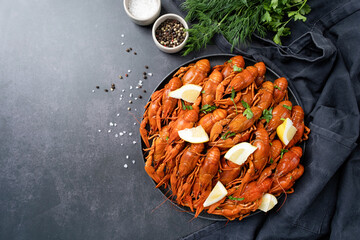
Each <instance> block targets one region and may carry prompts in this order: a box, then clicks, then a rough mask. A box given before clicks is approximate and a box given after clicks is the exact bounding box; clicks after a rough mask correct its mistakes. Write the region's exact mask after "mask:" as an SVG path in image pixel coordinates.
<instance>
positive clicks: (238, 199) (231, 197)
mask: <svg viewBox="0 0 360 240" xmlns="http://www.w3.org/2000/svg"><path fill="white" fill-rule="evenodd" d="M228 198H229V199H230V200H235V201H242V200H244V198H236V197H233V196H228Z"/></svg>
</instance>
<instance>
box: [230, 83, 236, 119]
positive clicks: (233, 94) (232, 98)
mask: <svg viewBox="0 0 360 240" xmlns="http://www.w3.org/2000/svg"><path fill="white" fill-rule="evenodd" d="M235 94H236V92H235V89H234V88H232V89H231V97H230V99H231V101H232V102H233V104H234V106H235V112H236V114H237V113H238V111H237V107H236V103H235V101H234V98H235Z"/></svg>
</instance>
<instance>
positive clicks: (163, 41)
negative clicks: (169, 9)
mask: <svg viewBox="0 0 360 240" xmlns="http://www.w3.org/2000/svg"><path fill="white" fill-rule="evenodd" d="M187 29H189V27H188V25H187V23H186V21H185V19H183V18H182V17H180V16H179V15H176V14H173V13H168V14H165V15H162V16H161V17H159V18H158V19H157V20H156V21H155V23H154V25H153V28H152V37H153V40H154V43H155V45H156V46H157V47H158V48H159V49H160V50H161V51H163V52H166V53H177V52H179V51H180V50H182V49H183V48H184V46H185V44H186V41H187V39H188V37H189V33H188V32H187Z"/></svg>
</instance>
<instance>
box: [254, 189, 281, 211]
mask: <svg viewBox="0 0 360 240" xmlns="http://www.w3.org/2000/svg"><path fill="white" fill-rule="evenodd" d="M277 203H278V201H277V199H276V197H275V196H274V195H272V194H270V193H265V194H264V196H263V197H262V199H261V204H260V206H259V207H258V209H260V210H261V211H263V212H267V211H269V210H271V209H272V208H273V207H274V206H275V205H276V204H277Z"/></svg>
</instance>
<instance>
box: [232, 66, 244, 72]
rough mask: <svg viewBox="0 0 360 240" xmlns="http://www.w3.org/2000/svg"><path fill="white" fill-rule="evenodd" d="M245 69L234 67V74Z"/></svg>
mask: <svg viewBox="0 0 360 240" xmlns="http://www.w3.org/2000/svg"><path fill="white" fill-rule="evenodd" d="M242 70H243V69H242V68H241V67H238V66H236V65H234V67H233V71H234V72H241V71H242Z"/></svg>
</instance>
